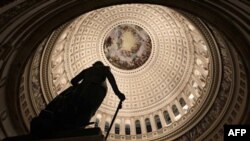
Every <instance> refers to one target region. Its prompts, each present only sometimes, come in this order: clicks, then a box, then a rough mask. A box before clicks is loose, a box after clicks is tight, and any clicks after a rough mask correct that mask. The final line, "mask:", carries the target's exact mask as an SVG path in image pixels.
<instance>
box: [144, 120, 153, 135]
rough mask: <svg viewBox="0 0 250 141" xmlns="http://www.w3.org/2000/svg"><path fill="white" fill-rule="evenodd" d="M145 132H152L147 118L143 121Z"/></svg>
mask: <svg viewBox="0 0 250 141" xmlns="http://www.w3.org/2000/svg"><path fill="white" fill-rule="evenodd" d="M145 123H146V129H147V132H152V127H151V123H150V120H149V118H146V119H145Z"/></svg>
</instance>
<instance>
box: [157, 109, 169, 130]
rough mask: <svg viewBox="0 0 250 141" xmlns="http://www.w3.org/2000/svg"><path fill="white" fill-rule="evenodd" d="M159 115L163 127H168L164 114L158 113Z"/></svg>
mask: <svg viewBox="0 0 250 141" xmlns="http://www.w3.org/2000/svg"><path fill="white" fill-rule="evenodd" d="M158 114H159V118H160V121H161V125H162V127H165V126H167V124H166V121H165V118H164V116H163V112H162V111H158Z"/></svg>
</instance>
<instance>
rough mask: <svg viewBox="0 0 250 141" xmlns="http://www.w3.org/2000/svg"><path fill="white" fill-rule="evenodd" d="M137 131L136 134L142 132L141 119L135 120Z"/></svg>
mask: <svg viewBox="0 0 250 141" xmlns="http://www.w3.org/2000/svg"><path fill="white" fill-rule="evenodd" d="M135 131H136V134H141V124H140V121H139V120H136V121H135Z"/></svg>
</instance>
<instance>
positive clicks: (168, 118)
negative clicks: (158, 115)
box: [163, 111, 172, 124]
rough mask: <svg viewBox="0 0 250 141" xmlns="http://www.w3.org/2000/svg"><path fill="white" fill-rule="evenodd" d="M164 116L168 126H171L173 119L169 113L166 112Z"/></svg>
mask: <svg viewBox="0 0 250 141" xmlns="http://www.w3.org/2000/svg"><path fill="white" fill-rule="evenodd" d="M163 115H164V118H165V121H166V123H167V124H170V123H171V122H172V121H171V118H170V116H169V113H168V112H167V111H164V112H163Z"/></svg>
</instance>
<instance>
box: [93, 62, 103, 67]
mask: <svg viewBox="0 0 250 141" xmlns="http://www.w3.org/2000/svg"><path fill="white" fill-rule="evenodd" d="M102 66H104V64H103V63H102V62H101V61H96V62H95V63H94V64H93V67H102Z"/></svg>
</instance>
